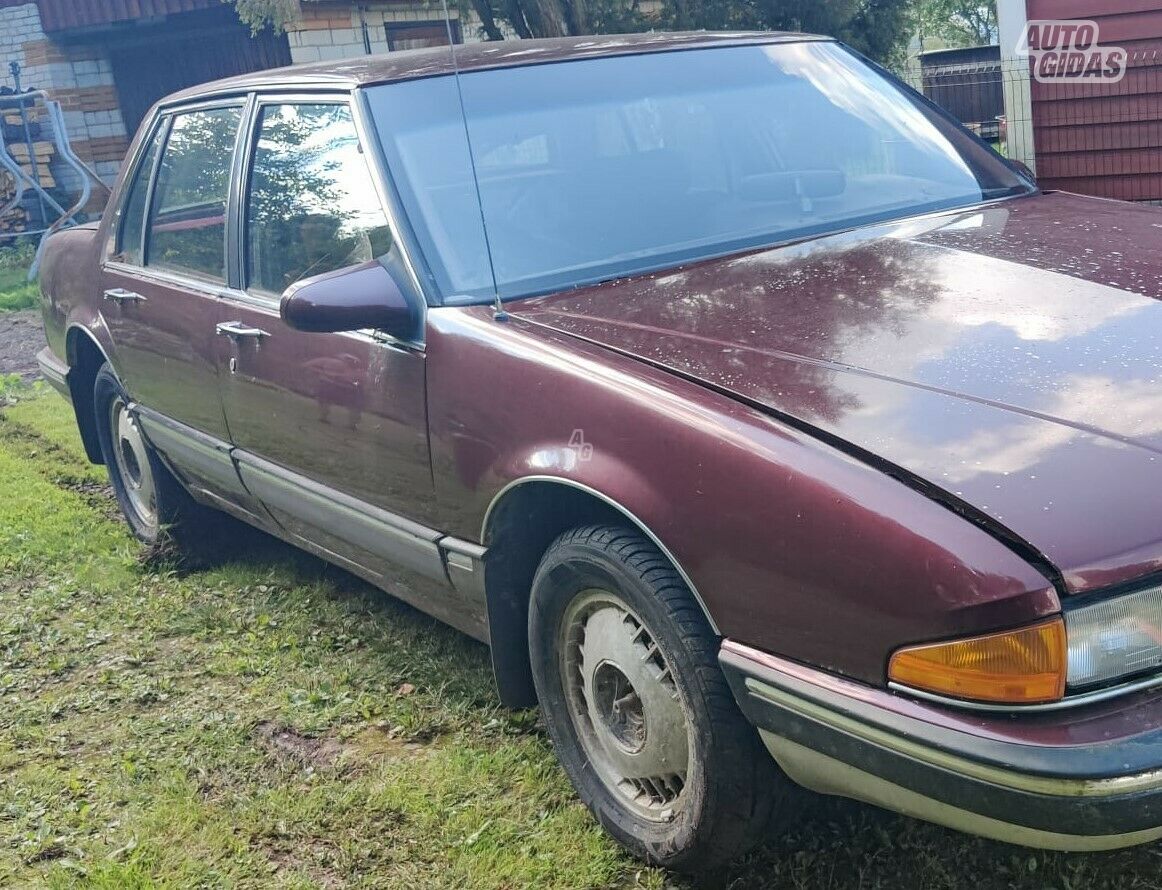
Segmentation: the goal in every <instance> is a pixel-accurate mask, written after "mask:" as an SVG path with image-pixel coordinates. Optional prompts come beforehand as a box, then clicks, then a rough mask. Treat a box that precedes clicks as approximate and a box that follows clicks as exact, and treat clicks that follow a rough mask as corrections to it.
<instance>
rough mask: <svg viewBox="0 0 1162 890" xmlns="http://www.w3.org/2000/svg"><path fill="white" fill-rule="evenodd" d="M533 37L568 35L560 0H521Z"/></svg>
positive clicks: (567, 24)
mask: <svg viewBox="0 0 1162 890" xmlns="http://www.w3.org/2000/svg"><path fill="white" fill-rule="evenodd" d="M521 7H522V8H523V9H524V13H525V19H526V20H527V21H528V23H529V28H530V30H531V31H532V32H533V36H534V37H568V36H569V21H568V19H567V18H566V16H565V7H564V4H563V3H562V2H561V0H521Z"/></svg>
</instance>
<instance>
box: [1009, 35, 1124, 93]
mask: <svg viewBox="0 0 1162 890" xmlns="http://www.w3.org/2000/svg"><path fill="white" fill-rule="evenodd" d="M1017 56H1018V57H1021V58H1026V57H1027V58H1030V59H1032V62H1033V64H1032V70H1033V77H1034V79H1035V80H1036V81H1037V82H1038V83H1061V82H1063V81H1065V82H1070V83H1078V82H1081V83H1086V82H1102V83H1117V82H1118V81H1120V80H1121V79H1122V78H1123V77H1125V76H1126V67H1127V65H1128V64H1129V53H1128V52H1127V51H1126V49H1125V48H1124V47H1120V46H1102V45H1101V43H1100V34H1099V28H1098V23H1097V22H1095V21H1089V20H1082V19H1064V20H1061V19H1034V20H1032V21H1029V22H1027V23H1026V25H1025V30H1024V32H1023V33H1022V35H1021V40H1020V42H1019V43H1018V45H1017Z"/></svg>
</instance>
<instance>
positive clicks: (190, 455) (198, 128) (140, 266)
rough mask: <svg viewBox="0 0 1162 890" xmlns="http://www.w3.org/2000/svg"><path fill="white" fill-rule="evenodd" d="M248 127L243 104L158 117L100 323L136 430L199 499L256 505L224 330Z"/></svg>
mask: <svg viewBox="0 0 1162 890" xmlns="http://www.w3.org/2000/svg"><path fill="white" fill-rule="evenodd" d="M243 117H244V102H243V101H242V100H239V101H236V102H226V103H216V104H213V105H206V106H199V107H191V108H183V109H180V110H176V111H174V112H172V113H169V114H164V115H162V116H161V117H160V118H159V119H158V121H157V122H156V124H155V126H154V130H153V132H152V133H151V134H150V138H149V139H148V140H147V141H146V143H145V144H144V147H143V150H142V151H141V152H140V157H139V159H138V161H137V163H136V166H135V169H134V172H133V174H132V176H131V178H130V179H129V181H128V182H129V185H128V187H127V190H126V194H125V199H124V203H123V204H122V207H121V211H120V218H119V220H118V226H117V234H116V240H115V243H114V245H113V248H112V254H111V255H110V256H109V257H108V258H107V261H106V262H105V264H104V265H103V268H102V289H103V300H102V316H103V318H104V321H105V324H106V326H107V328H108V330H109V334H110V337H111V339H112V343H113V356H112V358H113V363H114V365H115V369H116V371H117V374H118V376H119V377H120V379H121V381H122V383H123V385H124V386H125V388H126V389H127V390H128V392H129V394H130V396H131V397H132V398H133V399H134V401H135V402H136V403H137V404H138V406H139V408H140V411H139V414H138V418H139V419H138V422H140V423H142V424H143V425H144V427H145V432H146V435H147V437H148V438H149V439H150V440H151V441H152V442H153V444H154V445H155V446H156V447H157V448H158V449H159V450H160V451H161V452H162V453H163V454H164V455H165V457H166V458H167V459H168V460H169V462H170V463H171V465H173V467H174V468H175V469H176V470H177V471H178V472H179V474H180V475H182V476H183V477H184V478H185V479H186V481H187V482H188V483H189V484H190V485H191V487H193V488H194V489H196V493H205V494H206V495H208V496H209V497H210V498H211V499H212V500H215V502H218V501H228V502H230V503H231V504H233V503H237V502H238V501H240V500H241V501H245V497H246V496H245V492H244V489H243V488H242V485H241V482H240V480H239V478H238V475H237V472H236V471H235V470H234V467H233V464H232V463H231V461H230V456H229V434H228V432H227V428H226V420H225V416H224V415H223V413H222V405H221V398H220V395H219V392H218V379H217V376H218V367H217V365H218V352H219V350H220V343H219V342H218V337H217V333H216V326H217V323H218V321H219V320H220V319H219V313H220V311H221V294H222V293H223V292H224V291H225V290H227V281H228V274H227V261H226V258H227V256H228V251H227V243H226V239H227V226H226V219H227V215H228V210H229V204H230V201H229V194H230V178H231V171H232V168H233V165H234V160H235V152H236V151H237V146H238V141H239V136H240V131H241V124H242V120H243ZM219 506H227V504H226V503H220V504H219ZM245 512H249V511H245Z"/></svg>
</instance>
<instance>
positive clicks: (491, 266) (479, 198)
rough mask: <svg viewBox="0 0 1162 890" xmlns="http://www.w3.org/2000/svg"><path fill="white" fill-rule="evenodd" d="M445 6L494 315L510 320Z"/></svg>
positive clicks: (501, 319) (449, 20) (450, 18)
mask: <svg viewBox="0 0 1162 890" xmlns="http://www.w3.org/2000/svg"><path fill="white" fill-rule="evenodd" d="M442 3H443V6H444V27H445V28H446V29H447V32H448V50H449V51H450V52H451V54H452V74H453V76H454V77H455V78H456V95H457V96H458V97H459V99H460V120H461V121H462V122H463V124H464V142H465V144H466V145H467V146H468V164H469V166H470V167H471V168H472V186H473V188H475V190H476V206H477V207H478V208H479V209H480V231H481V232H482V234H483V235H484V252H485V254H487V256H488V272H489V274H490V275H491V276H492V317H493V318H494V319H496V320H497V321H508V313H507V312H506V311H505V309H504V303H503V302H501V299H500V286H499V285H498V284H497V283H496V263H494V262H493V261H492V242H491V241H490V240H489V238H488V220H487V219H486V218H485V216H484V196H483V195H482V194H481V191H480V177H479V176H478V175H477V173H476V152H474V151H473V150H472V132H471V130H470V129H469V127H468V109H467V107H466V106H465V105H464V88H463V86H462V85H461V83H460V63H459V62H458V61H457V60H456V39H455V37H453V35H452V13H451V12H449V10H448V0H442Z"/></svg>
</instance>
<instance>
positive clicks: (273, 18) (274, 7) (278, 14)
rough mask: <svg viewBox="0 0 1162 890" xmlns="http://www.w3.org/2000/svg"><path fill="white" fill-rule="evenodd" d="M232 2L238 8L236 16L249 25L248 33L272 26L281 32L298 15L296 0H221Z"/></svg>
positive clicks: (254, 32) (276, 31)
mask: <svg viewBox="0 0 1162 890" xmlns="http://www.w3.org/2000/svg"><path fill="white" fill-rule="evenodd" d="M222 2H223V3H232V4H233V5H234V8H235V9H237V10H238V18H240V19H241V20H242V23H243V24H245V25H249V26H250V33H251V34H257V33H258V32H259V31H261V30H262V29H263V28H273V29H274V32H275V33H276V34H281V33H283V32H284V31H286V29H287V25H289V24H290V23H291V22H294V21H296V20H297V19H298V17H299V4H298V0H222Z"/></svg>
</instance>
